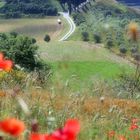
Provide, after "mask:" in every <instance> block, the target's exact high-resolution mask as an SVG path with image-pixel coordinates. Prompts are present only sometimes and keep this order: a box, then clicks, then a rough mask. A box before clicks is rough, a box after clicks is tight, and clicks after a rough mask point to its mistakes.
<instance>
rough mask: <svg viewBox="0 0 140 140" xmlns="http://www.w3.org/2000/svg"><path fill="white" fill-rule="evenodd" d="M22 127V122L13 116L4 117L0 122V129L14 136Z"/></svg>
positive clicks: (19, 132) (23, 126)
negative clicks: (9, 117)
mask: <svg viewBox="0 0 140 140" xmlns="http://www.w3.org/2000/svg"><path fill="white" fill-rule="evenodd" d="M24 129H25V125H24V123H23V122H22V121H19V120H17V119H14V118H11V119H5V120H3V121H1V122H0V130H1V131H3V132H5V133H8V134H10V135H12V136H15V137H17V136H19V135H20V134H21V133H22V132H23V131H24Z"/></svg>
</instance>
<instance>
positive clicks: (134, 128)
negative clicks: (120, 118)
mask: <svg viewBox="0 0 140 140" xmlns="http://www.w3.org/2000/svg"><path fill="white" fill-rule="evenodd" d="M138 128H139V126H138V125H137V124H131V126H130V128H129V130H131V131H133V130H136V129H138Z"/></svg>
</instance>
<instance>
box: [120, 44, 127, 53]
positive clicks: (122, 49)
mask: <svg viewBox="0 0 140 140" xmlns="http://www.w3.org/2000/svg"><path fill="white" fill-rule="evenodd" d="M120 52H121V53H122V54H126V52H127V48H126V47H123V46H121V47H120Z"/></svg>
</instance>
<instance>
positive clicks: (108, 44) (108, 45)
mask: <svg viewBox="0 0 140 140" xmlns="http://www.w3.org/2000/svg"><path fill="white" fill-rule="evenodd" d="M106 45H107V48H108V49H111V48H112V47H113V45H114V43H113V40H112V39H107V41H106Z"/></svg>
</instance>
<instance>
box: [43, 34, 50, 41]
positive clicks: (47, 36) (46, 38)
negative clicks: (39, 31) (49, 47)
mask: <svg viewBox="0 0 140 140" xmlns="http://www.w3.org/2000/svg"><path fill="white" fill-rule="evenodd" d="M50 40H51V38H50V36H49V35H48V34H46V35H45V37H44V41H46V42H50Z"/></svg>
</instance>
